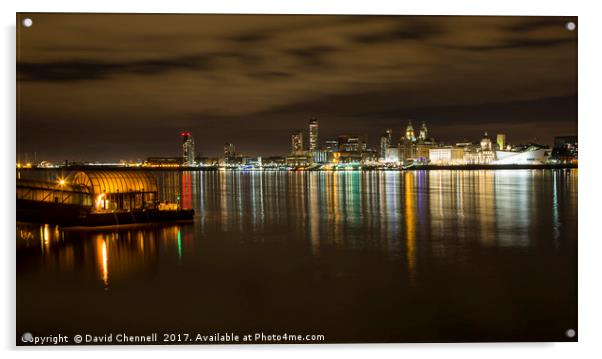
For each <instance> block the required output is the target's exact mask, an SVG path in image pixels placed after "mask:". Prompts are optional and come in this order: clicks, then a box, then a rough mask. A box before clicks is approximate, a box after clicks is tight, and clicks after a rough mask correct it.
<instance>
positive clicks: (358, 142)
mask: <svg viewBox="0 0 602 359" xmlns="http://www.w3.org/2000/svg"><path fill="white" fill-rule="evenodd" d="M341 147H342V148H343V150H344V151H347V152H363V151H366V149H367V144H366V139H365V138H364V137H363V136H351V137H348V138H347V142H346V143H344V144H343V146H341Z"/></svg>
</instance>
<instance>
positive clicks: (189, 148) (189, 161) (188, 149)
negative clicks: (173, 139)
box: [180, 131, 194, 166]
mask: <svg viewBox="0 0 602 359" xmlns="http://www.w3.org/2000/svg"><path fill="white" fill-rule="evenodd" d="M180 136H181V137H182V157H183V161H182V164H183V165H184V166H194V139H193V138H192V135H191V134H190V132H188V131H184V132H182V133H181V134H180Z"/></svg>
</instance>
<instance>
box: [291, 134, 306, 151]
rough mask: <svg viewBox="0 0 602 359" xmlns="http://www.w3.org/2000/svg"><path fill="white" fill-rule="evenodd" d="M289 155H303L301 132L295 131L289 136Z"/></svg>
mask: <svg viewBox="0 0 602 359" xmlns="http://www.w3.org/2000/svg"><path fill="white" fill-rule="evenodd" d="M291 153H292V154H294V155H300V154H302V153H303V132H301V131H297V132H295V133H293V134H292V136H291Z"/></svg>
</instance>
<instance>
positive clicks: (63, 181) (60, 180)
mask: <svg viewBox="0 0 602 359" xmlns="http://www.w3.org/2000/svg"><path fill="white" fill-rule="evenodd" d="M65 184H67V182H66V181H65V179H64V178H59V186H60V187H61V204H63V188H64V187H65Z"/></svg>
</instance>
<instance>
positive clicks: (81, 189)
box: [17, 179, 90, 194]
mask: <svg viewBox="0 0 602 359" xmlns="http://www.w3.org/2000/svg"><path fill="white" fill-rule="evenodd" d="M17 188H29V189H39V190H49V191H64V192H78V193H85V194H88V193H90V190H89V189H88V187H87V186H83V185H80V184H77V183H65V184H64V185H60V184H58V183H51V182H48V181H40V180H31V179H18V180H17Z"/></svg>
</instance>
